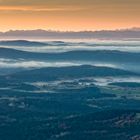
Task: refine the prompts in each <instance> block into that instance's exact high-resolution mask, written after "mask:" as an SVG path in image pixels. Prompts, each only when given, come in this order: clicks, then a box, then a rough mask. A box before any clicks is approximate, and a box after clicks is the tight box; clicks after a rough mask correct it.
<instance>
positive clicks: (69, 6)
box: [0, 0, 140, 31]
mask: <svg viewBox="0 0 140 140" xmlns="http://www.w3.org/2000/svg"><path fill="white" fill-rule="evenodd" d="M139 15H140V1H139V0H104V1H103V0H71V1H67V0H22V1H19V0H0V31H8V30H32V29H45V30H48V29H51V30H59V31H81V30H114V29H125V28H132V27H140V18H139Z"/></svg>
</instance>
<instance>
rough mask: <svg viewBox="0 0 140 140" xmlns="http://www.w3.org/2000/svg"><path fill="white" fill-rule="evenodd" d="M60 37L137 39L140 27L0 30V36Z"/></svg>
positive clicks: (139, 34)
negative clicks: (73, 29)
mask: <svg viewBox="0 0 140 140" xmlns="http://www.w3.org/2000/svg"><path fill="white" fill-rule="evenodd" d="M16 37H17V38H24V37H33V38H46V39H52V38H54V39H55V38H58V39H59V38H60V39H83V38H85V39H92V38H95V39H133V38H135V39H139V38H140V28H130V29H122V30H100V31H79V32H75V31H53V30H42V29H37V30H9V31H7V32H0V38H16Z"/></svg>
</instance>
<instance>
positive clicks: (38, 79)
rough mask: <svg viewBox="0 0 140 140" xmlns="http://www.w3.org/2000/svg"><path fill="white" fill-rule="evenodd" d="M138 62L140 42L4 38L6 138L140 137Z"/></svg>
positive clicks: (0, 74) (1, 89)
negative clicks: (9, 39) (12, 39)
mask: <svg viewBox="0 0 140 140" xmlns="http://www.w3.org/2000/svg"><path fill="white" fill-rule="evenodd" d="M139 60H140V42H139V41H122V40H121V41H111V40H110V41H109V40H108V41H99V40H98V41H97V40H96V41H95V40H89V41H84V40H81V41H70V40H69V41H64V40H63V41H43V42H42V41H40V42H37V41H26V40H14V41H8V40H7V41H1V42H0V110H1V111H0V118H1V119H0V139H2V140H9V139H12V140H19V139H20V140H25V139H26V140H37V139H39V140H46V138H47V139H49V140H59V139H60V140H68V139H74V140H78V139H80V140H82V139H83V140H85V139H89V140H90V139H97V140H102V139H107V140H114V139H120V140H135V139H140V133H139V129H140V109H139V106H140V61H139ZM15 130H16V132H15Z"/></svg>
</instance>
